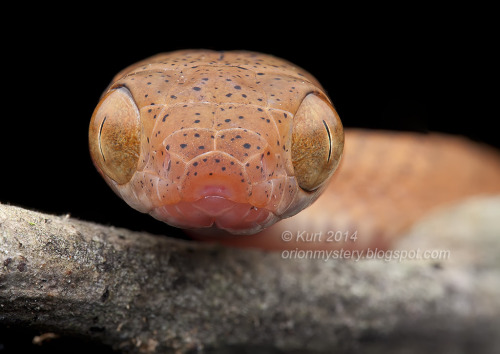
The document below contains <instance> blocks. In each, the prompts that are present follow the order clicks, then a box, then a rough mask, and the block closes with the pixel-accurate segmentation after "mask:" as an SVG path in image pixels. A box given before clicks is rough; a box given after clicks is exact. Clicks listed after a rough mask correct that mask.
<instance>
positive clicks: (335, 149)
mask: <svg viewBox="0 0 500 354" xmlns="http://www.w3.org/2000/svg"><path fill="white" fill-rule="evenodd" d="M343 149H344V130H343V128H342V123H341V122H340V118H339V116H338V114H337V112H336V111H335V109H334V108H333V107H332V105H331V104H330V103H329V102H327V101H326V99H323V98H322V97H320V96H318V95H316V94H314V93H311V94H309V95H307V96H306V98H304V100H303V101H302V103H301V104H300V106H299V109H298V110H297V113H296V114H295V117H294V119H293V132H292V164H293V169H294V172H295V177H296V178H297V181H298V183H299V186H300V188H302V189H304V190H306V191H313V190H315V189H317V188H318V187H320V186H321V185H322V184H323V183H325V182H326V181H327V180H328V178H329V177H330V176H331V175H332V174H333V172H335V169H336V168H337V166H338V164H339V162H340V158H341V156H342V151H343Z"/></svg>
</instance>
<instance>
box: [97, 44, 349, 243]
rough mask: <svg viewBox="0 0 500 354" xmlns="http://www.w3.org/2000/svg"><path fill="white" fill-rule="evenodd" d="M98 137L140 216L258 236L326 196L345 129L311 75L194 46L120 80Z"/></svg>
mask: <svg viewBox="0 0 500 354" xmlns="http://www.w3.org/2000/svg"><path fill="white" fill-rule="evenodd" d="M89 141H90V152H91V156H92V160H93V161H94V164H95V166H96V167H97V169H98V170H99V172H100V173H101V175H102V176H103V177H104V179H105V180H106V182H107V183H108V184H109V185H110V186H111V188H112V189H113V190H114V191H115V192H116V193H117V194H118V195H119V196H120V197H122V198H123V199H124V200H125V201H126V202H127V203H128V204H129V205H130V206H132V207H133V208H135V209H137V210H139V211H141V212H145V213H149V214H151V215H152V216H153V217H155V218H157V219H159V220H162V221H164V222H166V223H168V224H170V225H173V226H176V227H181V228H190V229H193V228H194V229H198V228H200V229H202V228H213V227H216V228H219V229H224V230H226V231H229V232H230V233H234V234H252V233H256V232H258V231H260V230H262V229H263V228H265V227H268V226H270V225H272V224H274V223H275V222H276V221H278V220H280V219H282V218H286V217H290V216H292V215H295V214H296V213H298V212H299V211H301V210H302V209H304V208H305V207H307V206H308V205H310V204H311V203H312V202H313V201H315V200H316V199H317V198H318V197H319V195H320V194H321V192H322V191H323V190H324V188H325V187H326V185H327V181H328V180H329V178H330V177H331V176H332V174H333V172H334V171H335V169H336V168H337V166H338V163H339V161H340V158H341V155H342V150H343V144H344V133H343V129H342V124H341V122H340V119H339V117H338V115H337V113H336V111H335V109H334V108H333V105H332V103H331V102H330V100H329V98H328V97H327V95H326V94H325V92H324V91H323V89H322V88H321V85H320V84H319V83H318V82H317V81H316V79H315V78H314V77H313V76H312V75H310V74H309V73H307V72H306V71H304V70H302V69H300V68H298V67H296V66H294V65H293V64H291V63H289V62H287V61H284V60H282V59H278V58H276V57H273V56H269V55H264V54H259V53H252V52H215V51H205V50H190V51H178V52H172V53H166V54H159V55H157V56H154V57H151V58H149V59H146V60H144V61H141V62H139V63H137V64H135V65H132V66H130V67H129V68H127V69H125V70H123V71H122V72H120V73H119V74H118V75H117V76H116V77H115V79H114V80H113V82H112V83H111V85H110V86H109V87H108V89H107V90H106V92H105V93H104V94H103V96H102V98H101V101H100V102H99V104H98V106H97V107H96V109H95V111H94V114H93V116H92V120H91V123H90V130H89Z"/></svg>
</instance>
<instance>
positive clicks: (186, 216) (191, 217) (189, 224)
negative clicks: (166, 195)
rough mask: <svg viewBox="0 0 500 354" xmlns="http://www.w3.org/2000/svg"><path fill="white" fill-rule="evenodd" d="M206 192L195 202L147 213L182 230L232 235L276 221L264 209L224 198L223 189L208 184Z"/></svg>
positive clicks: (255, 229)
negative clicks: (211, 229) (205, 230)
mask: <svg viewBox="0 0 500 354" xmlns="http://www.w3.org/2000/svg"><path fill="white" fill-rule="evenodd" d="M206 192H207V194H208V195H205V196H202V197H201V198H200V199H198V200H195V201H181V202H179V203H177V204H172V205H164V206H161V207H157V208H155V209H153V211H151V215H152V216H153V217H155V218H156V219H158V220H161V221H164V222H167V223H168V224H170V225H173V226H177V227H180V228H184V229H206V228H218V229H222V230H226V231H229V232H230V233H234V234H251V233H256V232H258V231H260V230H262V229H263V228H264V227H267V226H268V225H270V224H272V223H274V222H275V221H276V220H277V217H276V216H275V215H274V214H273V213H272V212H270V211H269V210H267V209H265V208H257V207H254V206H252V205H250V204H248V203H238V202H235V201H232V200H230V199H228V197H230V192H229V191H228V190H227V189H225V188H219V187H209V188H207V189H206Z"/></svg>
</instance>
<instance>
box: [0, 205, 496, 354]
mask: <svg viewBox="0 0 500 354" xmlns="http://www.w3.org/2000/svg"><path fill="white" fill-rule="evenodd" d="M499 215H500V198H499V197H492V198H485V199H474V200H471V201H468V202H466V203H464V204H462V205H459V206H456V207H452V208H448V209H446V210H442V211H440V212H436V213H434V214H433V215H430V216H429V217H428V218H427V219H426V220H423V221H422V222H421V223H420V224H419V225H416V226H415V227H414V228H413V229H412V230H411V231H410V232H409V234H408V235H407V236H406V237H405V238H403V240H404V241H402V242H401V244H400V245H399V246H398V250H403V249H404V250H409V251H415V250H416V249H420V250H421V251H425V250H432V249H434V250H438V249H439V250H449V251H450V257H448V259H441V260H435V259H434V260H432V259H430V260H410V259H407V260H402V261H398V260H397V259H396V258H394V259H391V260H390V261H388V260H381V259H379V260H362V261H359V262H356V261H355V260H353V259H344V260H340V259H329V260H328V261H325V260H322V259H284V257H282V254H280V253H268V252H263V251H259V250H239V249H231V248H223V247H220V246H217V245H208V244H202V243H195V242H188V241H181V240H175V239H171V238H168V237H165V236H156V235H151V234H145V233H137V232H132V231H128V230H125V229H119V228H115V227H108V226H102V225H96V224H93V223H90V222H84V221H79V220H75V219H72V218H70V217H66V216H53V215H46V214H42V213H38V212H33V211H29V210H25V209H21V208H17V207H13V206H8V205H0V324H9V325H16V326H27V327H28V326H29V327H33V328H39V329H41V330H43V331H50V332H54V333H57V334H58V335H63V336H64V335H80V336H85V337H88V338H92V339H96V340H99V341H101V342H103V343H105V344H107V345H110V346H112V347H113V348H115V349H117V350H120V351H124V352H188V351H196V350H201V349H210V348H211V349H213V350H219V351H221V352H222V351H223V350H225V352H230V349H235V348H242V347H245V348H259V349H260V350H264V349H266V350H268V352H332V351H336V352H340V353H342V352H356V351H358V350H360V351H361V350H362V351H364V352H372V353H378V352H385V353H391V352H394V353H396V352H398V350H400V349H401V348H404V349H405V350H406V352H407V353H413V352H415V353H417V352H421V351H422V350H425V349H429V348H433V349H436V348H437V349H439V350H440V351H441V352H444V353H446V352H453V350H455V349H457V348H465V347H468V346H469V347H470V346H473V347H477V346H481V348H482V351H483V352H491V353H493V352H498V351H499V350H500V339H499V338H500V263H499V262H500V261H499V259H500V257H498V255H499V254H500V223H499V222H498V216H499Z"/></svg>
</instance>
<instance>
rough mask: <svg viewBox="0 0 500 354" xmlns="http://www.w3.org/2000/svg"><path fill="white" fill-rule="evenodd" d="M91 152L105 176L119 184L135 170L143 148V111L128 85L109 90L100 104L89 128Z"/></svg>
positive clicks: (95, 162)
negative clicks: (137, 104) (141, 136)
mask: <svg viewBox="0 0 500 354" xmlns="http://www.w3.org/2000/svg"><path fill="white" fill-rule="evenodd" d="M89 145H90V154H91V156H92V160H93V161H94V164H95V165H96V167H97V168H98V170H99V171H100V172H101V174H103V175H104V176H107V177H109V178H111V179H112V180H114V181H115V182H116V183H118V184H124V183H127V182H128V181H129V180H130V179H131V178H132V175H133V174H134V173H135V171H136V168H137V163H138V160H139V152H140V114H139V110H138V108H137V106H136V104H135V102H134V100H133V98H132V95H131V94H130V91H129V90H127V89H126V88H125V87H120V88H117V89H115V90H112V91H110V92H108V93H107V94H106V95H105V96H104V97H102V99H101V101H100V102H99V104H98V105H97V107H96V109H95V111H94V114H93V115H92V119H91V121H90V130H89Z"/></svg>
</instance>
